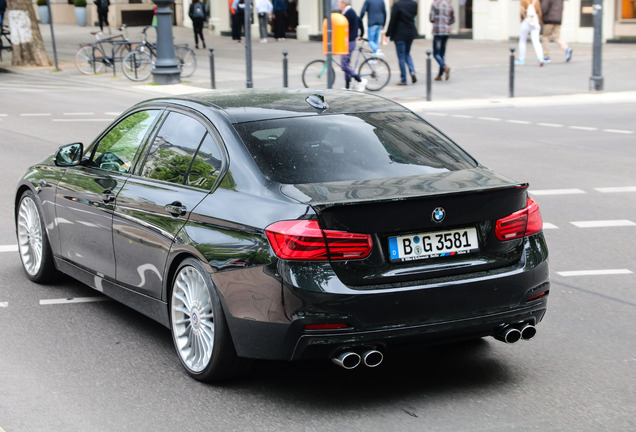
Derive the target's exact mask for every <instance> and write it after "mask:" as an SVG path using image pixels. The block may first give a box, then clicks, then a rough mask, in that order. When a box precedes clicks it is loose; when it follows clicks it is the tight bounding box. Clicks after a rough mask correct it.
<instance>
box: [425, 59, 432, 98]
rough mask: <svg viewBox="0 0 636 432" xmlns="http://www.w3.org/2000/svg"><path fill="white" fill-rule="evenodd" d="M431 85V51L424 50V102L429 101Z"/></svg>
mask: <svg viewBox="0 0 636 432" xmlns="http://www.w3.org/2000/svg"><path fill="white" fill-rule="evenodd" d="M432 84H433V81H432V77H431V50H426V100H427V101H430V100H431V86H432Z"/></svg>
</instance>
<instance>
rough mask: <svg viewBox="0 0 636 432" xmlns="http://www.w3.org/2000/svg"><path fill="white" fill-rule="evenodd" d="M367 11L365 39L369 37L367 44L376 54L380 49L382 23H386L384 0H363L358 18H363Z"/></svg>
mask: <svg viewBox="0 0 636 432" xmlns="http://www.w3.org/2000/svg"><path fill="white" fill-rule="evenodd" d="M367 13H368V14H369V15H368V17H367V28H368V31H367V39H369V46H370V47H371V49H372V50H373V52H374V53H376V54H377V53H378V52H380V51H381V50H380V34H381V33H382V28H383V27H384V24H386V7H385V6H384V0H365V1H364V4H363V5H362V10H361V11H360V19H361V20H363V19H364V16H365V15H366V14H367Z"/></svg>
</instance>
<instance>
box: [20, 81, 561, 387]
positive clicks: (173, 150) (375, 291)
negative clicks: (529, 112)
mask: <svg viewBox="0 0 636 432" xmlns="http://www.w3.org/2000/svg"><path fill="white" fill-rule="evenodd" d="M15 221H16V230H17V237H18V241H19V253H20V257H21V259H22V264H23V267H24V271H25V272H26V275H27V277H28V278H29V279H31V280H32V281H34V282H38V283H43V282H47V281H50V280H52V279H54V278H55V277H56V276H57V275H59V272H62V273H65V274H68V275H70V276H72V277H74V278H76V279H78V280H80V281H81V282H83V283H85V284H87V285H89V286H91V287H92V288H94V289H96V290H98V291H100V292H102V293H104V294H105V295H107V296H110V297H112V298H113V299H116V300H118V301H120V302H122V303H124V304H126V305H128V306H129V307H131V308H133V309H135V310H137V311H139V312H141V313H143V314H145V315H147V316H149V317H151V318H153V319H155V320H156V321H158V322H159V323H161V324H163V325H165V326H166V327H168V328H170V329H171V330H172V335H173V340H174V345H175V348H176V351H177V353H178V355H179V358H180V360H181V363H182V364H183V366H184V367H185V369H186V371H187V372H188V373H189V374H190V375H191V376H192V377H194V378H196V379H198V380H202V381H217V380H222V379H227V378H230V377H233V376H236V375H238V374H241V373H244V372H245V371H246V370H247V369H248V367H249V364H250V361H251V360H253V359H271V360H288V361H291V360H300V359H308V358H325V359H332V360H333V361H334V362H335V363H336V364H338V365H340V366H342V367H344V368H348V369H352V368H355V367H357V366H359V365H365V366H367V367H375V366H378V365H379V364H380V363H381V362H382V360H383V358H384V356H385V355H387V354H388V353H389V352H390V350H391V348H394V347H396V346H398V345H404V344H434V343H444V342H449V341H459V340H469V339H477V338H481V337H485V336H494V337H495V338H497V339H500V340H502V341H504V342H508V343H514V342H517V341H518V340H521V339H525V340H527V339H531V338H532V337H533V336H534V335H535V333H536V330H535V326H536V325H537V324H538V323H539V322H540V321H541V320H542V318H543V316H544V314H545V311H546V306H547V298H548V294H549V289H550V284H549V279H548V276H549V274H548V273H549V272H548V250H547V247H546V242H545V239H544V236H543V233H542V226H543V222H542V219H541V214H540V212H539V208H538V206H537V204H536V203H535V202H534V201H533V200H532V199H530V198H529V197H528V185H527V184H526V183H520V182H517V181H514V180H511V179H509V178H506V177H504V176H501V175H499V174H497V173H495V172H493V171H491V170H490V169H488V168H486V167H484V166H483V165H480V164H479V163H478V162H477V161H476V160H475V159H473V157H471V156H470V155H469V154H467V153H466V152H465V151H464V150H462V149H461V148H460V147H459V146H458V145H457V144H455V143H453V142H452V141H451V140H450V139H449V138H448V137H447V136H446V135H444V134H443V133H442V132H441V131H439V130H438V129H436V128H435V127H433V126H432V125H431V124H429V123H428V122H426V121H425V120H423V119H422V118H421V117H419V116H418V115H416V114H415V113H413V112H411V111H409V110H408V109H406V108H404V107H403V106H401V105H399V104H397V103H394V102H392V101H389V100H387V99H384V98H382V97H379V96H372V95H369V94H363V93H351V92H346V91H310V90H303V91H294V90H290V91H249V90H248V91H236V92H206V93H200V94H194V95H187V96H183V97H172V98H161V99H152V100H148V101H145V102H143V103H140V104H138V105H136V106H134V107H132V108H130V109H129V110H128V111H126V112H125V113H124V114H122V115H121V116H120V117H119V118H118V119H117V120H115V121H114V122H113V123H112V124H111V125H110V126H109V127H108V128H107V129H106V130H105V131H104V132H103V133H102V134H101V135H99V136H98V137H97V139H95V141H94V142H93V143H91V144H90V145H88V146H86V147H85V146H84V145H83V144H81V143H73V144H69V145H66V146H63V147H61V148H60V149H59V150H58V151H57V153H56V154H55V155H53V156H51V157H49V158H48V159H46V160H44V161H43V162H41V163H39V164H37V165H34V166H32V167H30V168H29V169H28V170H27V172H26V174H25V175H24V176H23V177H22V179H21V180H20V182H19V184H18V187H17V193H16V197H15Z"/></svg>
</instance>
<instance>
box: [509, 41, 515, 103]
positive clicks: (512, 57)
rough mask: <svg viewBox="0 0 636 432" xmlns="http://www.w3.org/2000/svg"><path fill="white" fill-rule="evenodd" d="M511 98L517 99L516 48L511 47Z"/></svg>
mask: <svg viewBox="0 0 636 432" xmlns="http://www.w3.org/2000/svg"><path fill="white" fill-rule="evenodd" d="M509 81H510V89H509V91H510V97H511V98H513V97H515V47H510V80H509Z"/></svg>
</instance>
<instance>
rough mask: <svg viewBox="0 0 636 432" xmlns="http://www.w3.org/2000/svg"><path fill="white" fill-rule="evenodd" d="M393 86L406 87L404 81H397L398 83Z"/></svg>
mask: <svg viewBox="0 0 636 432" xmlns="http://www.w3.org/2000/svg"><path fill="white" fill-rule="evenodd" d="M395 85H398V86H405V85H406V83H405V82H404V81H398V82H396V83H395Z"/></svg>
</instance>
